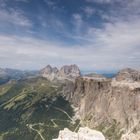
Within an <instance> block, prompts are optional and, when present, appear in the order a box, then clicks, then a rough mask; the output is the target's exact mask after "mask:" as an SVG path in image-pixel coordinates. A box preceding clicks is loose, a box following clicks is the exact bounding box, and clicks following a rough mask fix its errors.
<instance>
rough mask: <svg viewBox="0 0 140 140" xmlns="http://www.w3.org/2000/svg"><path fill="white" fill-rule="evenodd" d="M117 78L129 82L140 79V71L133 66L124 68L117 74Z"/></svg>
mask: <svg viewBox="0 0 140 140" xmlns="http://www.w3.org/2000/svg"><path fill="white" fill-rule="evenodd" d="M116 80H117V81H127V82H136V81H140V71H138V70H134V69H131V68H127V69H123V70H121V71H120V72H119V73H118V75H117V76H116Z"/></svg>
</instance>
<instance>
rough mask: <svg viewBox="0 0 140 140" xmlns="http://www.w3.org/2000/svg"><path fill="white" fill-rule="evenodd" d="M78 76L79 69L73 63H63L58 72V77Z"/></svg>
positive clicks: (69, 77)
mask: <svg viewBox="0 0 140 140" xmlns="http://www.w3.org/2000/svg"><path fill="white" fill-rule="evenodd" d="M79 76H80V70H79V68H78V66H77V65H75V64H74V65H69V66H68V65H65V66H63V67H62V68H61V69H60V70H59V72H58V77H60V78H66V79H67V78H68V79H72V78H76V77H79Z"/></svg>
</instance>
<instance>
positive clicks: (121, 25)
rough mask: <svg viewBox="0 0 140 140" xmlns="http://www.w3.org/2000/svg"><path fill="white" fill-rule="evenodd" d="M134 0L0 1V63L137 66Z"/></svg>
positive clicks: (137, 3) (139, 40) (138, 12)
mask: <svg viewBox="0 0 140 140" xmlns="http://www.w3.org/2000/svg"><path fill="white" fill-rule="evenodd" d="M139 7H140V0H123V1H122V0H0V67H11V68H17V69H40V68H42V67H44V66H46V65H47V64H51V65H54V66H58V67H60V66H62V65H65V64H73V63H74V64H77V65H78V66H79V67H80V68H81V69H82V70H94V71H114V70H119V69H122V68H126V67H132V68H138V69H139V67H140V8H139Z"/></svg>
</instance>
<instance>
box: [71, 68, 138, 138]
mask: <svg viewBox="0 0 140 140" xmlns="http://www.w3.org/2000/svg"><path fill="white" fill-rule="evenodd" d="M128 79H129V80H128ZM130 79H131V82H130ZM132 81H133V82H132ZM70 100H71V101H72V102H73V104H74V106H75V107H76V108H77V110H78V111H77V115H76V116H77V117H78V118H80V119H81V120H82V124H83V125H84V126H89V127H90V128H95V127H98V126H102V127H103V126H104V127H105V126H106V125H107V124H108V125H109V127H111V124H113V129H114V127H117V128H119V129H120V130H121V132H123V133H128V132H129V133H133V132H134V131H136V132H135V133H137V132H139V130H140V121H139V120H140V81H139V72H138V71H136V70H129V72H128V70H127V72H126V70H125V71H124V70H123V72H122V71H121V72H119V74H118V75H117V76H116V78H115V79H101V78H99V79H98V78H92V77H79V78H77V79H76V83H75V91H74V94H73V96H72V97H71V99H70ZM117 128H115V129H117ZM115 129H114V131H115ZM110 131H112V130H110ZM119 135H120V134H119ZM120 136H121V135H120ZM119 139H120V138H118V136H116V139H115V138H113V140H119ZM132 140H133V139H132ZM134 140H135V139H134Z"/></svg>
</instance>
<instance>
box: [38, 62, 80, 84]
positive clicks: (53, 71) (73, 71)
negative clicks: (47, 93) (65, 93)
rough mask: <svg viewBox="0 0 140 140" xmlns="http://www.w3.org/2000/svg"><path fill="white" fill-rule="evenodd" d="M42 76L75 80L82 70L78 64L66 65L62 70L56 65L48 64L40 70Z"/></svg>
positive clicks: (49, 78) (52, 78) (50, 78)
mask: <svg viewBox="0 0 140 140" xmlns="http://www.w3.org/2000/svg"><path fill="white" fill-rule="evenodd" d="M40 74H41V76H43V77H46V78H47V79H48V80H51V81H52V80H55V79H56V80H65V79H68V80H73V79H75V78H77V77H78V76H80V70H79V68H78V66H77V65H75V64H74V65H65V66H63V67H62V68H60V70H58V69H57V68H56V67H51V66H50V65H48V66H46V67H45V68H43V69H42V70H41V71H40Z"/></svg>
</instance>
